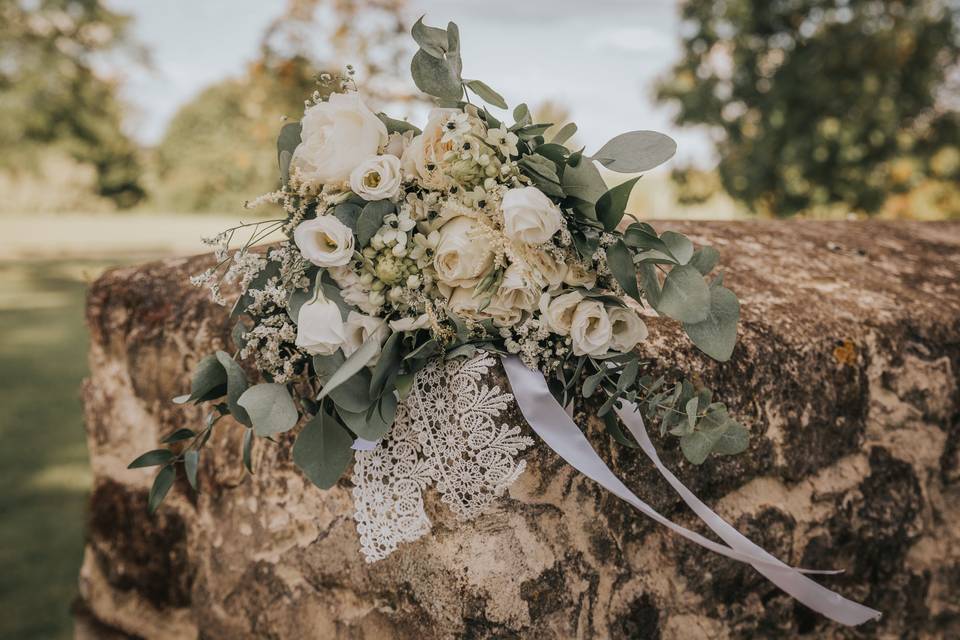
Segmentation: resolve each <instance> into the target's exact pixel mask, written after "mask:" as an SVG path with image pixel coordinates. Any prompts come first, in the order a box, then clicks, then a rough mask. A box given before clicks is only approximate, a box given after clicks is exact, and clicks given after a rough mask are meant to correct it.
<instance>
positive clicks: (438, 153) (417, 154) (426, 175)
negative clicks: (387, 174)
mask: <svg viewBox="0 0 960 640" xmlns="http://www.w3.org/2000/svg"><path fill="white" fill-rule="evenodd" d="M455 113H461V111H460V110H459V109H433V110H431V111H430V115H429V117H428V118H427V126H425V127H424V128H423V133H421V134H420V135H418V136H416V137H415V138H414V139H413V140H411V141H410V144H409V145H408V146H407V148H406V149H405V150H404V152H403V170H404V172H405V173H406V174H407V175H408V176H412V177H417V178H419V180H420V184H421V185H423V186H424V187H425V188H427V189H436V190H443V189H445V188H446V187H447V186H448V185H449V182H450V179H449V178H448V177H447V176H446V175H445V174H444V172H443V170H442V168H441V166H440V165H441V162H443V160H444V156H445V155H446V154H447V152H449V151H452V150H453V142H450V141H447V142H444V141H443V134H444V131H445V129H444V125H445V124H446V122H447V120H449V119H450V116H451V115H453V114H455Z"/></svg>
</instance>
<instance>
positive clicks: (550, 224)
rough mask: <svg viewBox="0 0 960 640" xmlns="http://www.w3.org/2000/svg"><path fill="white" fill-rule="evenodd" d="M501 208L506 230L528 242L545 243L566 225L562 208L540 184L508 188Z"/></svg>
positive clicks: (518, 238) (512, 235) (509, 233)
mask: <svg viewBox="0 0 960 640" xmlns="http://www.w3.org/2000/svg"><path fill="white" fill-rule="evenodd" d="M500 208H501V210H502V211H503V229H504V231H505V232H506V233H507V235H508V236H510V237H511V238H515V239H517V240H519V241H520V242H523V243H525V244H543V243H544V242H546V241H547V240H549V239H550V238H551V236H553V234H555V233H556V232H557V231H559V230H560V227H562V226H563V214H562V213H561V212H560V208H559V207H557V205H555V204H553V202H552V201H551V200H550V198H548V197H547V196H546V195H544V193H543V192H542V191H540V189H537V188H536V187H521V188H519V189H510V190H508V191H507V192H506V193H505V194H504V195H503V202H502V203H501V204H500Z"/></svg>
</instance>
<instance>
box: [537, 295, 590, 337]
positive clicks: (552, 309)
mask: <svg viewBox="0 0 960 640" xmlns="http://www.w3.org/2000/svg"><path fill="white" fill-rule="evenodd" d="M582 300H583V295H581V294H580V293H579V292H578V291H571V292H569V293H564V294H563V295H559V296H557V297H556V298H552V299H551V298H550V294H547V293H545V294H543V295H542V296H540V315H541V318H542V319H543V321H545V322H546V323H547V328H548V329H550V331H552V332H554V333H557V334H560V335H562V336H568V335H570V327H571V325H572V324H573V313H574V312H575V311H576V310H577V305H579V304H580V302H581V301H582Z"/></svg>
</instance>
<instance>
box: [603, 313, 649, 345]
mask: <svg viewBox="0 0 960 640" xmlns="http://www.w3.org/2000/svg"><path fill="white" fill-rule="evenodd" d="M607 315H608V316H610V333H611V337H610V348H611V349H613V350H614V351H620V352H621V353H626V352H628V351H632V350H633V348H634V347H635V346H637V343H638V342H641V341H643V340H646V339H647V325H645V324H643V320H641V319H640V317H639V316H638V315H637V314H636V312H635V311H634V310H633V309H628V308H626V307H611V308H610V309H607Z"/></svg>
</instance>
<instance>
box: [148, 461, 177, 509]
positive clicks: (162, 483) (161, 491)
mask: <svg viewBox="0 0 960 640" xmlns="http://www.w3.org/2000/svg"><path fill="white" fill-rule="evenodd" d="M176 479H177V471H176V469H175V468H174V467H164V468H162V469H160V472H159V473H157V477H156V478H154V479H153V486H152V487H150V495H149V497H148V498H147V509H148V511H149V512H150V513H155V512H156V510H157V508H158V507H159V506H160V503H161V502H163V499H164V498H166V497H167V493H168V492H169V491H170V487H172V486H173V481H174V480H176Z"/></svg>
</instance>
